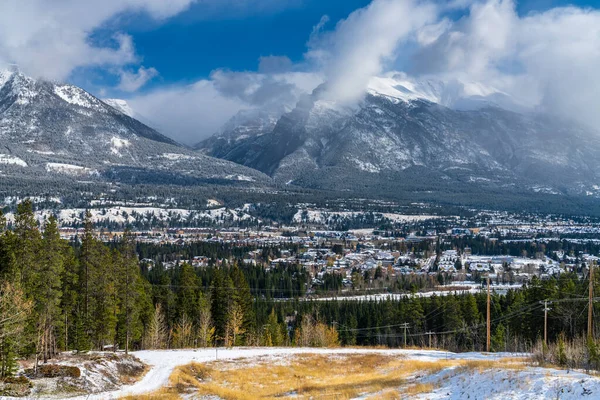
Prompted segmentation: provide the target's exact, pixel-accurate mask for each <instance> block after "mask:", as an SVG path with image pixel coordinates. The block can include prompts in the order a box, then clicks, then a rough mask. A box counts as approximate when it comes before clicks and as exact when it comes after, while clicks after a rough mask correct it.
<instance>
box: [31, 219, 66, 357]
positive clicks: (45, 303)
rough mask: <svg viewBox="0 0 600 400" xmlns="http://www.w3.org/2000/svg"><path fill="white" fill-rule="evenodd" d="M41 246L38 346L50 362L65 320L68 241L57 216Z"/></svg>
mask: <svg viewBox="0 0 600 400" xmlns="http://www.w3.org/2000/svg"><path fill="white" fill-rule="evenodd" d="M41 248H42V257H41V260H40V263H39V264H38V268H37V269H36V271H35V282H34V289H33V293H34V296H33V298H34V299H35V312H36V314H37V318H38V321H37V324H38V350H39V351H41V353H42V357H43V360H44V362H46V360H47V359H48V358H49V357H52V356H54V352H55V349H54V343H56V337H55V334H56V330H57V327H58V326H60V324H61V319H60V316H61V309H60V301H61V297H62V282H61V277H62V274H63V271H64V255H63V251H64V245H63V243H62V240H61V238H60V234H59V233H58V224H57V221H56V218H55V217H54V216H52V217H50V219H49V220H48V222H47V224H46V226H45V229H44V235H43V239H42V247H41Z"/></svg>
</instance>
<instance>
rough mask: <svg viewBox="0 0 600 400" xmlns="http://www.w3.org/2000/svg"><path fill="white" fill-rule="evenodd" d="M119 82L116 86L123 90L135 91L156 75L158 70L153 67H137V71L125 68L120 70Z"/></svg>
mask: <svg viewBox="0 0 600 400" xmlns="http://www.w3.org/2000/svg"><path fill="white" fill-rule="evenodd" d="M119 75H120V76H121V82H120V83H119V86H118V88H119V89H120V90H123V91H125V92H135V91H137V90H138V89H139V88H141V87H142V86H144V85H145V84H146V83H148V82H149V81H150V80H152V79H153V78H155V77H157V76H158V71H157V70H156V69H155V68H152V67H150V68H144V67H143V66H142V67H139V68H138V70H137V72H129V71H126V70H122V71H120V73H119Z"/></svg>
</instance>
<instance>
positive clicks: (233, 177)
mask: <svg viewBox="0 0 600 400" xmlns="http://www.w3.org/2000/svg"><path fill="white" fill-rule="evenodd" d="M225 179H229V180H232V181H244V182H254V178H252V177H250V176H246V175H227V176H225Z"/></svg>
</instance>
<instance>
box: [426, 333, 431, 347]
mask: <svg viewBox="0 0 600 400" xmlns="http://www.w3.org/2000/svg"><path fill="white" fill-rule="evenodd" d="M425 334H426V335H429V348H431V335H433V332H431V331H429V332H425Z"/></svg>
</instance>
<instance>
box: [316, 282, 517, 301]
mask: <svg viewBox="0 0 600 400" xmlns="http://www.w3.org/2000/svg"><path fill="white" fill-rule="evenodd" d="M454 286H463V284H460V283H459V282H452V285H451V286H449V287H448V289H449V290H431V291H428V292H417V293H375V294H365V295H360V296H339V297H318V298H315V300H322V301H323V300H352V301H363V300H364V301H366V300H381V301H383V300H398V299H404V298H407V297H431V296H434V295H435V296H446V295H448V294H466V293H471V294H477V293H479V292H481V291H482V290H485V288H484V287H482V286H481V285H479V284H477V283H474V282H470V283H468V284H466V283H465V284H464V286H465V287H464V288H460V289H451V288H452V287H454ZM490 288H491V290H492V291H494V292H504V291H506V290H509V289H522V288H523V285H521V284H513V285H510V284H507V285H504V284H500V285H494V284H492V285H490Z"/></svg>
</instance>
